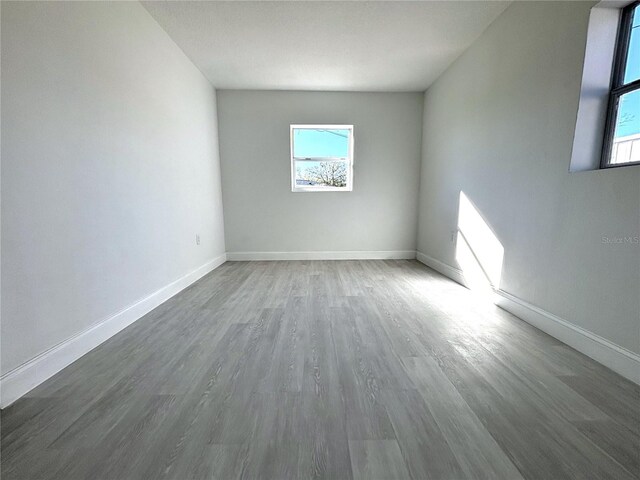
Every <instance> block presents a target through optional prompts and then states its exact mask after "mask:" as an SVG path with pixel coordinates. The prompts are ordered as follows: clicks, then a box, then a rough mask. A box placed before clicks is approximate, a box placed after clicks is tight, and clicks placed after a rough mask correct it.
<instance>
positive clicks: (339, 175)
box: [296, 162, 347, 187]
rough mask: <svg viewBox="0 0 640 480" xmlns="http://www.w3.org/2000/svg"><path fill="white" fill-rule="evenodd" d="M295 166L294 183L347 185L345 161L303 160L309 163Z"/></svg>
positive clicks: (331, 185)
mask: <svg viewBox="0 0 640 480" xmlns="http://www.w3.org/2000/svg"><path fill="white" fill-rule="evenodd" d="M300 163H302V162H298V164H297V166H296V184H298V185H317V186H326V187H346V186H347V164H346V162H305V163H310V164H311V165H308V166H302V165H300Z"/></svg>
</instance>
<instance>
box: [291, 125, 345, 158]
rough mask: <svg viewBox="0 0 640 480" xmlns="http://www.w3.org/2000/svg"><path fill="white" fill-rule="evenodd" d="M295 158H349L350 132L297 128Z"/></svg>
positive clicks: (294, 137) (294, 134)
mask: <svg viewBox="0 0 640 480" xmlns="http://www.w3.org/2000/svg"><path fill="white" fill-rule="evenodd" d="M293 156H294V157H296V158H314V157H315V158H320V157H322V158H330V157H338V158H347V157H348V156H349V130H346V129H344V130H325V129H311V128H295V129H294V130H293Z"/></svg>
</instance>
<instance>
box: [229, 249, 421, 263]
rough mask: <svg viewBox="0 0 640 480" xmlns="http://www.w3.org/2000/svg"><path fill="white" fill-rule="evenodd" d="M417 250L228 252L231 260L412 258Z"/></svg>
mask: <svg viewBox="0 0 640 480" xmlns="http://www.w3.org/2000/svg"><path fill="white" fill-rule="evenodd" d="M414 258H416V252H415V250H394V251H371V252H366V251H357V252H348V251H339V252H320V251H318V252H227V260H229V261H245V262H246V261H264V260H412V259H414Z"/></svg>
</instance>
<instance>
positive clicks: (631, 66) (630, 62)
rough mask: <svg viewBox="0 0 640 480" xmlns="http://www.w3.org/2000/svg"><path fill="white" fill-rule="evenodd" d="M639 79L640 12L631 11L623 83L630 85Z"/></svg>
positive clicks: (635, 9) (636, 9) (636, 10)
mask: <svg viewBox="0 0 640 480" xmlns="http://www.w3.org/2000/svg"><path fill="white" fill-rule="evenodd" d="M639 78H640V10H638V7H636V8H634V9H633V19H632V21H631V40H630V41H629V51H628V52H627V66H626V68H625V72H624V83H625V84H626V83H630V82H633V81H635V80H638V79H639Z"/></svg>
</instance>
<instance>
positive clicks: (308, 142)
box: [291, 125, 353, 192]
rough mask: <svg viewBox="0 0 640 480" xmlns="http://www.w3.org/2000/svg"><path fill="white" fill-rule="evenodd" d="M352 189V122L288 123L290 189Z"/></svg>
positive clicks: (344, 190) (333, 190)
mask: <svg viewBox="0 0 640 480" xmlns="http://www.w3.org/2000/svg"><path fill="white" fill-rule="evenodd" d="M352 189H353V125H291V191H293V192H350V191H351V190H352Z"/></svg>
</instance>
